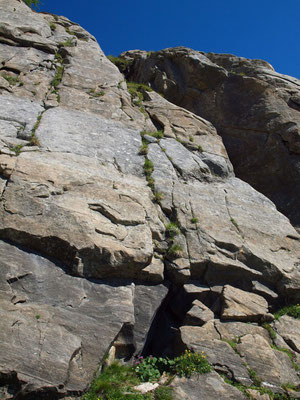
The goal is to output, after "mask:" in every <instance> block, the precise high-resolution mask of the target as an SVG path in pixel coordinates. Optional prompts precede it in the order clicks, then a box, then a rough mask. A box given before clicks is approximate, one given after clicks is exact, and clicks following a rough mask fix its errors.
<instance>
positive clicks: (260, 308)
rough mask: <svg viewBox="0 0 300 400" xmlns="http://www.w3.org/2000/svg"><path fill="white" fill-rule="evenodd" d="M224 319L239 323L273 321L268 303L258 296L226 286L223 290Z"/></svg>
mask: <svg viewBox="0 0 300 400" xmlns="http://www.w3.org/2000/svg"><path fill="white" fill-rule="evenodd" d="M222 296H223V309H222V319H233V320H238V321H261V320H264V321H272V320H273V319H274V317H273V316H272V315H271V314H269V313H268V303H267V301H266V300H265V299H264V298H263V297H261V296H258V295H257V294H254V293H248V292H245V291H243V290H240V289H237V288H235V287H232V286H229V285H225V286H224V289H223V293H222Z"/></svg>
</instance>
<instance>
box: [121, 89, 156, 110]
mask: <svg viewBox="0 0 300 400" xmlns="http://www.w3.org/2000/svg"><path fill="white" fill-rule="evenodd" d="M127 88H128V92H129V93H130V96H131V101H132V103H133V104H134V105H136V106H138V107H139V109H140V111H141V112H142V113H144V114H146V111H145V108H144V106H143V104H142V102H143V100H144V93H145V92H151V91H152V89H151V88H150V87H149V86H147V85H144V84H143V83H136V82H127ZM146 115H147V114H146Z"/></svg>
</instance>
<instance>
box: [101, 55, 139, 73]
mask: <svg viewBox="0 0 300 400" xmlns="http://www.w3.org/2000/svg"><path fill="white" fill-rule="evenodd" d="M107 58H108V59H109V61H110V62H112V63H113V64H115V66H116V67H118V68H119V71H120V72H122V73H124V72H126V70H127V68H128V67H129V66H130V65H131V64H132V63H133V60H128V59H126V58H122V57H114V56H111V55H109V56H107Z"/></svg>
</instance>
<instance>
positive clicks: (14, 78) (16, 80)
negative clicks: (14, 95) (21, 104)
mask: <svg viewBox="0 0 300 400" xmlns="http://www.w3.org/2000/svg"><path fill="white" fill-rule="evenodd" d="M1 76H2V78H4V79H5V80H6V81H7V82H8V83H9V84H10V85H11V86H16V85H18V86H23V82H21V81H20V80H19V78H18V77H17V76H11V75H7V74H2V75H1Z"/></svg>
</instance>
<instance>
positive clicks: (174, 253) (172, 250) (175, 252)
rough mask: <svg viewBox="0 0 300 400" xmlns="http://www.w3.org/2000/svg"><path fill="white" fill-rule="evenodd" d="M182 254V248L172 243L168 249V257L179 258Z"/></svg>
mask: <svg viewBox="0 0 300 400" xmlns="http://www.w3.org/2000/svg"><path fill="white" fill-rule="evenodd" d="M181 253H182V247H181V246H180V245H179V244H176V243H173V244H171V246H170V247H169V248H168V256H170V257H172V258H173V257H179V256H180V255H181Z"/></svg>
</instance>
